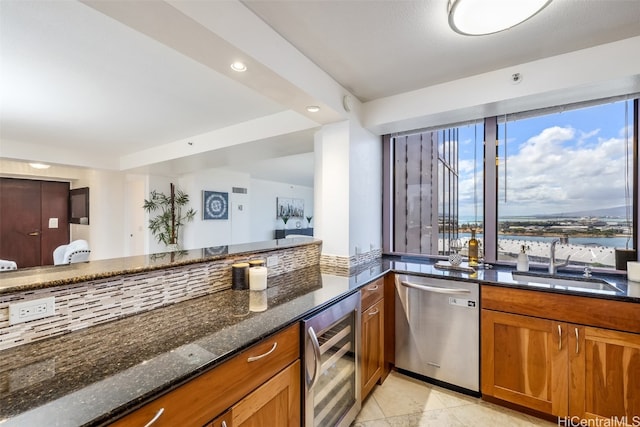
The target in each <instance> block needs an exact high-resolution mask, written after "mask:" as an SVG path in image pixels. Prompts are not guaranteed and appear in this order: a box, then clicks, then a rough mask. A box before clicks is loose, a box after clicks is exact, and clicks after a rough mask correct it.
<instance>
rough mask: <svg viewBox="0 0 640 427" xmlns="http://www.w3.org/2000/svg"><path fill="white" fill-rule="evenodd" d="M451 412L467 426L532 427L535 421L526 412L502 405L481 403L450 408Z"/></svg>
mask: <svg viewBox="0 0 640 427" xmlns="http://www.w3.org/2000/svg"><path fill="white" fill-rule="evenodd" d="M449 412H450V413H451V414H452V415H454V416H455V417H456V418H457V419H458V420H460V421H461V422H462V423H463V424H464V425H465V426H469V427H472V426H473V427H475V426H510V427H511V426H513V427H531V426H535V425H536V424H534V422H533V421H532V420H531V419H530V418H529V417H528V416H527V415H525V414H522V413H520V412H516V411H512V410H510V409H507V408H503V407H501V406H497V405H493V404H489V403H485V402H482V403H479V404H475V405H465V406H457V407H455V408H449Z"/></svg>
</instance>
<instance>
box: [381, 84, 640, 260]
mask: <svg viewBox="0 0 640 427" xmlns="http://www.w3.org/2000/svg"><path fill="white" fill-rule="evenodd" d="M634 97H637V95H635V96H633V97H632V96H629V97H622V98H617V99H608V100H599V101H592V102H588V103H582V104H580V105H567V106H561V107H554V108H548V109H545V110H539V111H528V112H521V113H516V114H510V115H506V116H500V117H487V118H486V119H485V120H484V121H483V122H479V123H471V124H465V125H460V126H447V127H441V128H439V129H436V130H431V129H430V130H426V131H416V132H413V133H406V134H401V135H387V136H385V138H384V144H385V148H384V155H385V164H386V165H387V166H386V168H385V190H384V193H385V195H384V201H385V206H384V210H383V223H384V224H385V226H384V230H383V250H384V252H385V253H389V254H410V255H446V254H448V253H449V252H448V251H449V245H450V244H451V243H452V242H453V241H457V242H459V243H461V244H462V246H464V244H465V243H466V242H467V241H468V239H469V237H470V232H471V230H475V231H476V233H477V235H478V240H479V241H480V242H481V249H483V250H481V252H484V250H486V253H485V254H484V256H485V259H486V260H487V261H488V262H504V263H514V264H515V261H516V258H517V254H518V252H519V251H520V249H521V247H522V246H525V248H527V252H528V254H529V257H530V260H531V262H532V263H533V264H535V263H541V264H547V263H548V262H549V252H550V242H551V241H553V240H559V242H558V243H557V245H556V260H565V259H566V258H567V257H569V266H570V267H574V268H583V267H585V266H590V267H594V268H600V269H615V268H616V260H615V258H616V252H624V251H621V249H624V250H627V252H628V251H629V250H631V251H634V250H635V248H636V247H637V237H636V236H637V225H636V223H637V217H638V209H637V205H638V201H637V199H638V197H637V193H638V190H637V188H636V182H637V181H638V172H637V169H638V166H637V162H638V159H637V146H638V121H639V119H638V117H639V116H640V113H639V111H638V100H637V99H633V98H634ZM485 130H486V132H485ZM485 138H487V140H491V141H494V139H495V140H496V141H495V143H493V142H492V143H491V144H489V145H487V147H486V150H485V147H484V139H485ZM494 157H495V158H494ZM485 165H489V166H486V167H485ZM485 183H486V185H485ZM456 239H457V240H456ZM463 254H464V249H463ZM618 267H620V266H618Z"/></svg>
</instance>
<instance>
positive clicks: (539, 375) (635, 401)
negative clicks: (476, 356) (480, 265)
mask: <svg viewBox="0 0 640 427" xmlns="http://www.w3.org/2000/svg"><path fill="white" fill-rule="evenodd" d="M482 307H483V309H482V344H481V346H482V393H483V395H485V396H491V397H493V398H497V399H500V400H503V401H507V402H511V403H514V404H516V405H520V406H523V407H527V408H530V409H533V410H536V411H539V412H542V413H545V414H550V415H555V416H558V417H567V416H568V417H578V418H580V419H597V418H603V419H607V420H611V419H612V418H613V417H617V419H619V420H625V421H626V423H627V424H629V425H631V424H633V422H634V421H636V422H637V421H638V420H640V322H638V320H637V319H640V304H633V303H625V302H620V301H613V300H602V299H595V298H587V297H578V296H571V295H561V294H546V293H543V292H535V291H526V290H520V289H508V288H499V287H488V286H483V289H482ZM545 307H546V310H545ZM518 312H519V313H520V314H517V313H518ZM545 315H546V316H547V317H552V318H550V319H549V318H542V316H545ZM553 317H555V319H554V318H553ZM574 320H579V321H580V322H584V323H587V324H586V325H585V324H582V323H581V324H578V323H574V322H573V321H574ZM589 323H591V325H589ZM616 326H618V327H625V328H627V329H630V330H631V332H625V331H616V330H611V329H607V328H612V327H616ZM634 417H635V418H634ZM625 421H622V423H621V424H620V425H624V422H625Z"/></svg>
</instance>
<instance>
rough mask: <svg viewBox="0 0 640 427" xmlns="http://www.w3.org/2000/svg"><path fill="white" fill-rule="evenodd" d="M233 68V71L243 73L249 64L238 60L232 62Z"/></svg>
mask: <svg viewBox="0 0 640 427" xmlns="http://www.w3.org/2000/svg"><path fill="white" fill-rule="evenodd" d="M231 69H232V70H233V71H237V72H239V73H243V72H245V71H247V66H246V65H245V64H244V62H240V61H236V62H234V63H232V64H231Z"/></svg>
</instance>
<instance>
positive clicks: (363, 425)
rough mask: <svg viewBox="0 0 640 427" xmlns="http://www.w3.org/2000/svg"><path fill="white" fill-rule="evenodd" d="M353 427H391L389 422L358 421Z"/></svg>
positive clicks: (383, 420)
mask: <svg viewBox="0 0 640 427" xmlns="http://www.w3.org/2000/svg"><path fill="white" fill-rule="evenodd" d="M351 427H391V425H390V424H389V423H388V422H387V420H385V419H382V420H371V421H356V422H355V423H353V424H351Z"/></svg>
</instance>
